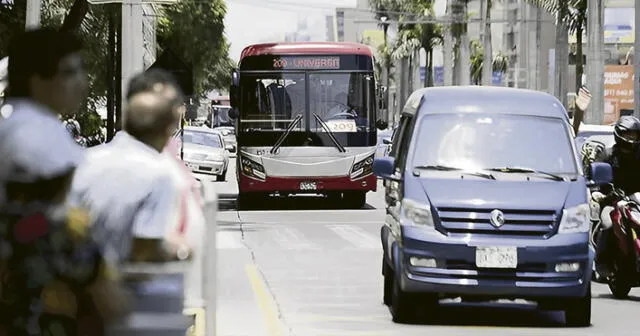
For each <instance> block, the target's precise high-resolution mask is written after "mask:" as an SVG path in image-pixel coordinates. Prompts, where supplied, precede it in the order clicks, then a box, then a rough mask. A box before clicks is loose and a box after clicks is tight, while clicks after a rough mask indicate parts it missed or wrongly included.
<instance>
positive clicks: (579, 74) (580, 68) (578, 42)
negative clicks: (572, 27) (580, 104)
mask: <svg viewBox="0 0 640 336" xmlns="http://www.w3.org/2000/svg"><path fill="white" fill-rule="evenodd" d="M582 32H583V29H582V27H578V29H576V94H577V93H578V91H579V90H580V87H581V86H582V74H583V73H584V63H582V55H584V53H583V50H582Z"/></svg>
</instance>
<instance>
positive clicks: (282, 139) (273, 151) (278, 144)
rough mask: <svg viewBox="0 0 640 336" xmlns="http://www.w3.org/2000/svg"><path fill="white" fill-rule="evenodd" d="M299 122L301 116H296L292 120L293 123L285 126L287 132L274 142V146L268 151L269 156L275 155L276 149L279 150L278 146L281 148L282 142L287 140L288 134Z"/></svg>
mask: <svg viewBox="0 0 640 336" xmlns="http://www.w3.org/2000/svg"><path fill="white" fill-rule="evenodd" d="M300 120H302V114H298V115H297V116H296V118H295V119H293V121H292V122H291V123H290V124H289V126H287V130H286V131H284V133H282V135H281V136H280V137H279V138H278V141H276V143H275V145H273V147H271V150H270V151H269V152H270V153H271V154H275V153H276V152H277V151H278V149H280V146H282V143H283V142H284V140H285V139H286V138H287V136H288V135H289V133H291V131H292V130H293V128H294V127H296V125H297V124H298V123H299V122H300Z"/></svg>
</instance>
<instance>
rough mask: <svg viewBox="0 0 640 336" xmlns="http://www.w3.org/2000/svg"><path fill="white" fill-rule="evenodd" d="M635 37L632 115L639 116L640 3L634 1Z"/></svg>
mask: <svg viewBox="0 0 640 336" xmlns="http://www.w3.org/2000/svg"><path fill="white" fill-rule="evenodd" d="M635 11H636V19H635V38H634V43H633V65H634V74H635V76H634V81H633V92H634V94H633V96H634V97H635V99H634V101H635V107H634V113H633V114H634V115H635V116H636V117H640V4H638V2H637V1H636V2H635Z"/></svg>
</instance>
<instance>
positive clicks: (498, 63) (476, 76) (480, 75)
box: [470, 40, 509, 85]
mask: <svg viewBox="0 0 640 336" xmlns="http://www.w3.org/2000/svg"><path fill="white" fill-rule="evenodd" d="M485 56H486V54H485V53H484V50H483V43H481V42H480V41H479V40H473V41H471V58H470V62H471V65H470V66H471V69H470V71H471V84H474V85H479V84H481V83H484V81H485V77H484V76H485ZM489 59H490V60H491V63H486V64H490V66H489V67H488V68H489V69H490V70H491V71H490V72H489V73H490V77H489V78H491V79H492V78H493V72H494V71H495V72H502V73H504V72H506V71H507V68H508V67H509V57H507V56H505V55H502V54H500V53H498V54H497V55H495V56H493V58H489Z"/></svg>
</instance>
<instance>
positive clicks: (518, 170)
mask: <svg viewBox="0 0 640 336" xmlns="http://www.w3.org/2000/svg"><path fill="white" fill-rule="evenodd" d="M487 170H490V171H497V172H501V173H524V174H527V173H528V174H540V175H544V176H546V177H547V178H550V179H552V180H554V181H564V177H562V176H560V175H556V174H552V173H548V172H545V171H541V170H536V169H532V168H526V167H497V168H487Z"/></svg>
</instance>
